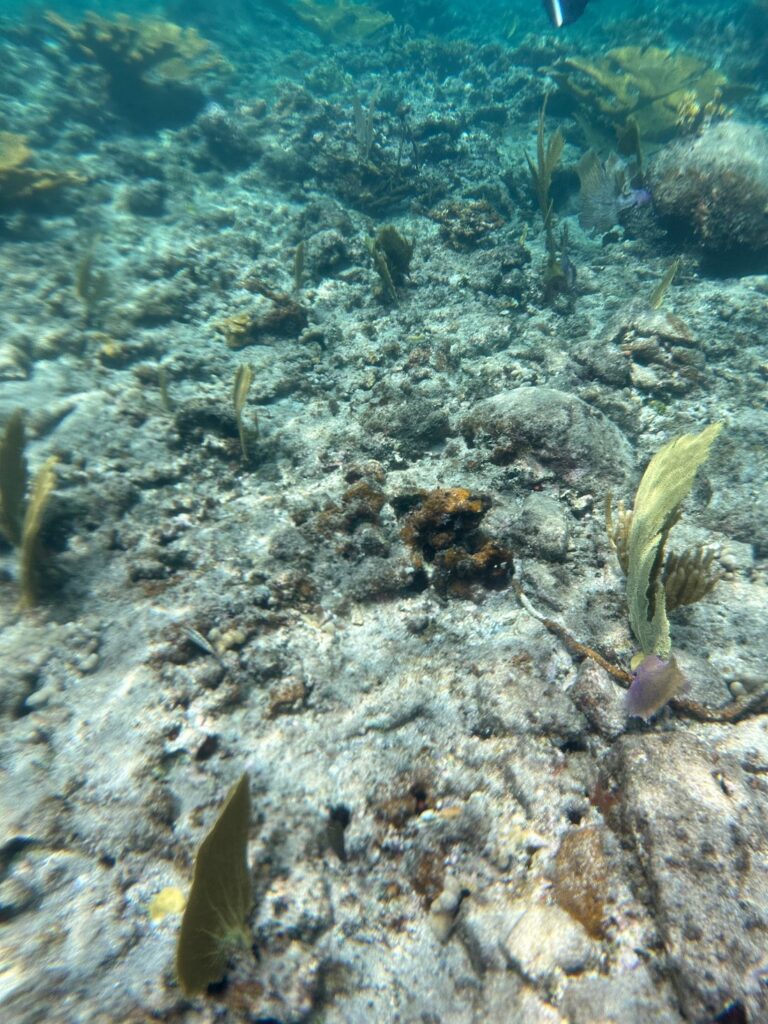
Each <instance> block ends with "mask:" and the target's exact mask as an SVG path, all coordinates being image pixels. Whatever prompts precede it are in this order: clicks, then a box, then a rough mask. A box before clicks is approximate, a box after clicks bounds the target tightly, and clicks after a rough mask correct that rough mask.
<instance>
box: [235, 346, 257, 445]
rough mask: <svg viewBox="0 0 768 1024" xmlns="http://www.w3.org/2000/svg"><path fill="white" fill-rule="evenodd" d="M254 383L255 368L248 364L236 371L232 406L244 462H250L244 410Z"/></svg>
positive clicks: (241, 365)
mask: <svg viewBox="0 0 768 1024" xmlns="http://www.w3.org/2000/svg"><path fill="white" fill-rule="evenodd" d="M252 381H253V367H252V366H249V365H248V364H247V363H241V364H240V366H238V368H237V370H236V371H235V381H234V384H233V386H232V405H233V406H234V409H235V422H236V423H237V433H238V435H239V437H240V451H241V453H242V456H243V462H247V461H248V432H247V431H246V429H245V424H244V423H243V409H244V408H245V402H246V399H247V398H248V391H249V389H250V387H251V382H252Z"/></svg>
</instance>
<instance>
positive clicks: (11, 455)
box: [0, 409, 27, 547]
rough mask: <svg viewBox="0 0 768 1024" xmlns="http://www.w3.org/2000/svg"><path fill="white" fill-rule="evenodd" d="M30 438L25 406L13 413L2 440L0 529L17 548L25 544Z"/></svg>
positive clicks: (0, 448)
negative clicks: (22, 531)
mask: <svg viewBox="0 0 768 1024" xmlns="http://www.w3.org/2000/svg"><path fill="white" fill-rule="evenodd" d="M25 446H26V437H25V434H24V415H23V413H22V411H21V409H17V410H16V411H15V412H14V413H12V414H11V418H10V419H9V420H8V422H7V423H6V425H5V431H4V433H3V436H2V439H0V532H2V533H3V534H5V536H6V537H7V538H8V540H9V541H10V543H11V544H13V546H14V547H18V546H19V545H20V544H21V528H22V523H23V521H24V496H25V494H26V493H27V460H26V458H25V456H24V448H25Z"/></svg>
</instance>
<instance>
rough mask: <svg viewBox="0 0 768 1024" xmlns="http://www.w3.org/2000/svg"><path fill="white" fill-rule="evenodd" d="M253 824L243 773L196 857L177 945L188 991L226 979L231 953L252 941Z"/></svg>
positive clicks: (178, 966)
mask: <svg viewBox="0 0 768 1024" xmlns="http://www.w3.org/2000/svg"><path fill="white" fill-rule="evenodd" d="M250 822H251V797H250V791H249V785H248V775H247V774H244V775H242V777H241V778H240V781H239V782H237V783H236V784H235V785H234V786H233V787H232V789H231V790H230V791H229V794H228V796H227V799H226V800H225V801H224V806H223V807H222V809H221V812H220V813H219V816H218V818H217V819H216V821H215V822H214V824H213V827H212V828H211V830H210V832H209V833H208V835H207V836H206V837H205V839H204V840H203V841H202V843H201V844H200V848H199V849H198V851H197V857H196V858H195V873H194V877H193V879H192V888H191V889H190V893H189V899H188V900H187V906H186V909H185V910H184V916H183V917H182V919H181V930H180V932H179V941H178V945H177V947H176V978H177V979H178V982H179V985H180V986H181V989H182V991H183V992H184V994H185V995H196V994H198V993H200V992H204V991H205V989H206V988H207V987H208V985H211V984H213V983H214V982H217V981H221V979H222V978H223V977H224V974H225V972H226V969H227V961H228V960H229V957H230V956H231V954H232V953H233V952H234V951H235V950H236V949H238V948H240V949H247V948H248V947H249V946H250V944H251V940H252V937H251V934H250V932H249V931H248V928H247V926H246V921H247V918H248V915H249V913H250V911H251V904H252V887H251V873H250V870H249V868H248V858H247V851H248V830H249V828H250Z"/></svg>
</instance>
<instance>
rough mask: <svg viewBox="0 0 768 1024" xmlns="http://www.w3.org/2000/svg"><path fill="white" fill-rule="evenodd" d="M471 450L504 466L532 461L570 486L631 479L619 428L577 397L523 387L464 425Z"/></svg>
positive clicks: (484, 405) (489, 402)
mask: <svg viewBox="0 0 768 1024" xmlns="http://www.w3.org/2000/svg"><path fill="white" fill-rule="evenodd" d="M462 431H463V433H464V435H465V437H466V438H467V440H468V441H469V443H470V444H472V445H474V446H475V447H476V448H478V449H480V450H483V449H484V450H486V451H487V453H488V457H489V459H490V461H491V462H494V463H496V464H497V465H501V466H506V465H510V464H512V463H515V462H518V461H529V462H531V461H532V462H534V463H536V464H539V465H541V466H542V467H543V468H545V469H547V470H550V471H552V472H554V473H556V474H559V475H562V476H563V477H564V478H565V479H566V480H569V481H571V480H573V481H575V480H576V479H581V480H584V481H585V482H589V481H600V482H603V483H605V482H607V481H611V482H619V481H625V480H627V479H628V477H629V474H630V472H631V466H632V459H631V454H630V448H629V444H628V442H627V440H626V438H625V437H624V436H623V434H622V433H621V431H620V430H619V429H618V427H616V425H615V424H613V423H611V421H610V420H609V419H608V418H607V417H606V416H604V415H603V414H602V413H601V412H599V411H598V410H597V409H595V408H593V407H592V406H590V405H588V404H587V403H586V402H583V401H582V400H581V399H580V398H576V396H575V395H571V394H568V393H567V392H565V391H557V390H556V389H555V388H545V387H523V388H516V389H514V390H512V391H502V392H501V393H500V394H498V395H494V397H493V398H487V399H485V400H484V401H482V402H479V403H478V404H477V405H476V406H475V408H474V409H473V410H472V412H471V413H470V414H469V415H468V416H467V417H466V419H465V420H464V422H463V424H462Z"/></svg>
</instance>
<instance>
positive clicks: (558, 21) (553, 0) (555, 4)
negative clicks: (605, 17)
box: [542, 0, 589, 28]
mask: <svg viewBox="0 0 768 1024" xmlns="http://www.w3.org/2000/svg"><path fill="white" fill-rule="evenodd" d="M542 2H543V4H544V10H545V11H546V12H547V15H548V17H549V20H550V21H551V22H552V24H553V25H554V26H555V28H562V27H563V25H571V24H573V22H574V21H578V19H579V18H580V17H581V16H582V14H583V13H584V11H585V9H586V6H587V3H588V2H589V0H542Z"/></svg>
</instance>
